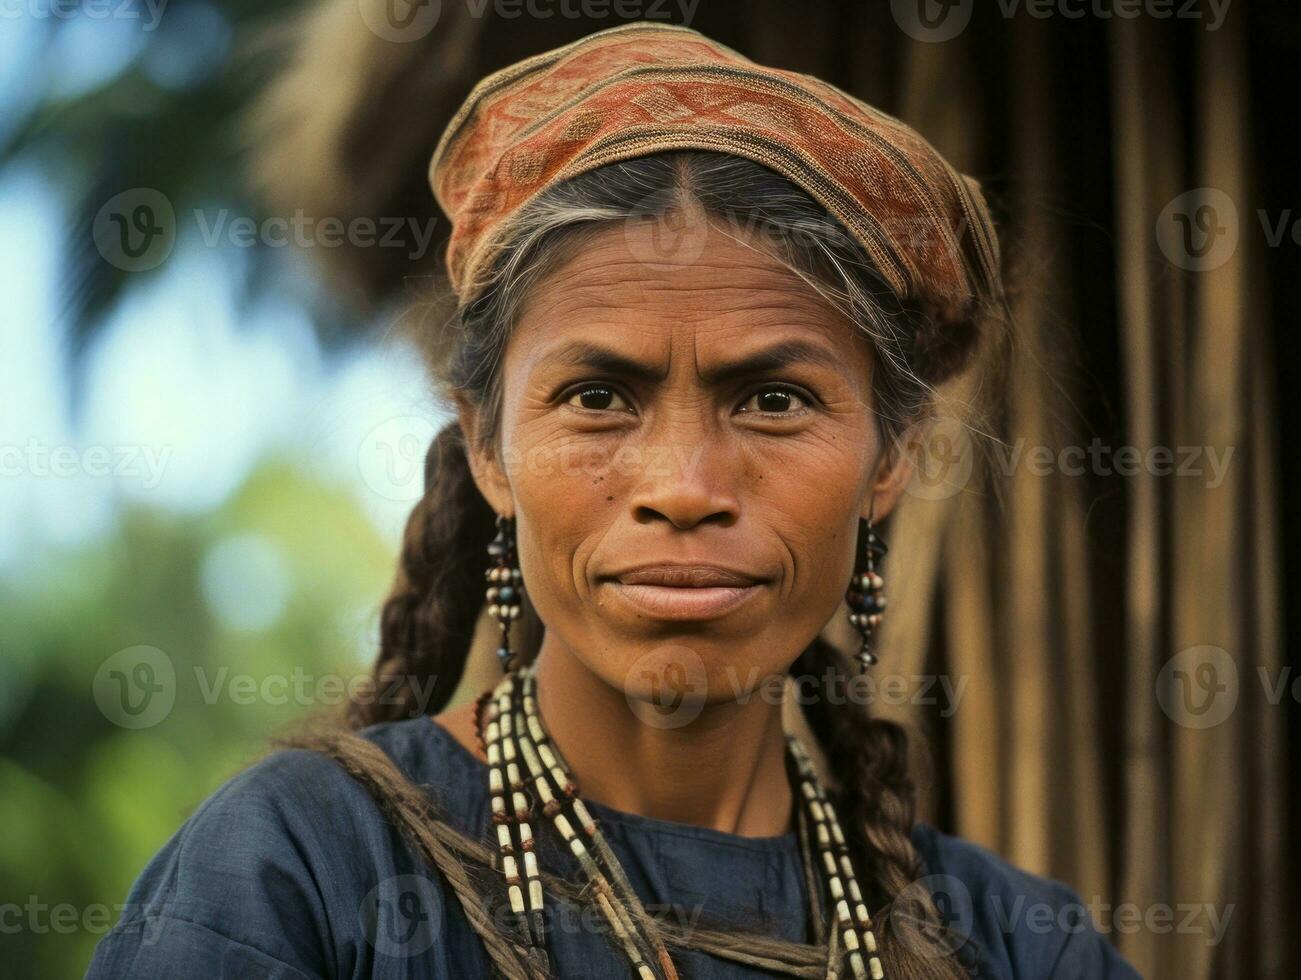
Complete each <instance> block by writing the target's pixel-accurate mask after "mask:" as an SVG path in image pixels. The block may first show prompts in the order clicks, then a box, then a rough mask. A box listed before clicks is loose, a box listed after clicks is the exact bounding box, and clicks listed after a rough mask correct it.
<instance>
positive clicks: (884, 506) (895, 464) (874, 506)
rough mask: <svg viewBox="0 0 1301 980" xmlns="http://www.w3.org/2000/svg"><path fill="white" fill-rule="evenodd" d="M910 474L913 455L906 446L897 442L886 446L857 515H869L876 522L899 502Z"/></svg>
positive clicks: (911, 472)
mask: <svg viewBox="0 0 1301 980" xmlns="http://www.w3.org/2000/svg"><path fill="white" fill-rule="evenodd" d="M912 475H913V457H912V454H911V453H910V452H908V450H907V448H906V447H905V446H903V445H901V444H898V443H894V444H891V445H888V446H886V448H885V450H884V451H883V452H882V453H881V457H880V459H878V460H877V462H876V470H875V471H874V472H873V474H872V482H871V485H870V486H869V487H868V491H867V496H866V497H865V498H864V500H863V510H862V513H861V514H860V515H859V516H861V517H863V518H867V517H868V516H869V515H870V516H871V518H872V522H873V523H876V522H877V521H879V520H881V519H882V518H883V517H885V516H886V515H887V514H889V513H890V511H892V510H894V505H895V504H897V503H898V502H899V498H900V497H901V496H902V495H903V491H904V488H905V487H906V486H908V481H909V480H911V479H912Z"/></svg>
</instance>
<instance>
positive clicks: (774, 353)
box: [548, 340, 844, 383]
mask: <svg viewBox="0 0 1301 980" xmlns="http://www.w3.org/2000/svg"><path fill="white" fill-rule="evenodd" d="M551 359H554V360H556V361H559V362H560V363H562V364H568V365H574V366H579V367H586V368H592V369H594V370H597V371H602V372H605V373H608V374H614V375H620V376H622V377H626V378H634V379H636V380H638V381H646V382H653V381H662V380H663V379H664V374H665V372H664V371H662V370H661V369H660V368H658V367H655V366H653V365H651V364H647V363H645V362H644V361H639V360H636V359H635V358H632V357H629V356H628V355H626V354H623V353H620V352H619V351H617V350H613V349H611V348H609V347H604V346H602V345H601V344H595V343H592V342H591V341H587V340H575V341H573V342H571V343H568V344H565V345H564V346H563V347H561V348H560V349H559V350H558V351H556V352H555V353H553V354H551V355H549V357H548V360H551ZM792 364H814V365H818V366H820V367H827V368H833V369H835V370H840V369H841V368H843V367H844V360H843V358H841V357H839V356H838V355H837V354H835V353H834V352H833V351H831V350H829V349H828V348H826V347H824V346H823V345H821V344H814V343H810V342H809V341H807V340H784V341H782V342H780V343H777V344H773V345H772V346H771V347H766V348H764V349H763V350H760V351H756V352H754V353H753V354H749V355H747V356H745V357H742V358H738V359H736V360H733V361H727V362H725V363H722V364H718V365H715V366H713V367H711V368H709V370H707V371H702V372H701V373H700V377H701V378H702V379H703V380H704V381H706V382H709V383H719V382H725V381H731V380H734V379H736V378H739V377H744V376H746V375H751V374H763V373H765V372H768V371H775V370H778V369H780V368H784V367H789V366H790V365H792Z"/></svg>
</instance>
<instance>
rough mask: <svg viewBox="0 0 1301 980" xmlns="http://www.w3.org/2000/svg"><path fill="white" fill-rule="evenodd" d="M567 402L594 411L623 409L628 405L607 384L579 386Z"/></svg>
mask: <svg viewBox="0 0 1301 980" xmlns="http://www.w3.org/2000/svg"><path fill="white" fill-rule="evenodd" d="M567 403H568V404H570V405H575V406H577V407H578V408H586V409H589V410H591V411H595V412H601V411H608V410H610V409H615V410H617V411H623V410H625V409H626V408H627V407H628V406H627V403H626V402H624V400H623V398H622V397H620V395H619V393H618V392H616V391H615V390H614V389H613V388H610V387H608V386H607V385H586V386H585V387H582V388H579V389H577V390H576V391H575V392H574V393H573V394H572V395H570V396H569V399H568V402H567Z"/></svg>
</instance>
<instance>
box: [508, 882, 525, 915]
mask: <svg viewBox="0 0 1301 980" xmlns="http://www.w3.org/2000/svg"><path fill="white" fill-rule="evenodd" d="M510 910H511V911H512V912H514V913H515V914H516V915H523V914H524V893H523V892H522V891H520V886H519V885H511V886H510Z"/></svg>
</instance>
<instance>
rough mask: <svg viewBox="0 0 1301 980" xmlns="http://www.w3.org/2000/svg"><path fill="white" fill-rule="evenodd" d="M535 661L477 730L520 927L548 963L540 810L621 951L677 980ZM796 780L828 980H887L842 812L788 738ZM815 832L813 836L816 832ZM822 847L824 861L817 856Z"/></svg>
mask: <svg viewBox="0 0 1301 980" xmlns="http://www.w3.org/2000/svg"><path fill="white" fill-rule="evenodd" d="M536 691H537V681H536V677H535V665H533V664H529V665H526V666H523V667H519V668H517V669H515V670H513V671H511V672H510V673H508V674H507V675H506V676H505V677H504V678H502V680H501V682H500V683H499V684H498V685H497V687H496V688H495V689H494V690H492V691H489V692H486V693H485V694H483V695H482V696H481V697H480V698H479V700H478V701H477V702H476V704H475V725H476V728H477V729H478V732H479V738H480V741H481V742H482V743H483V748H484V752H485V754H486V755H487V757H488V789H489V792H490V794H491V796H492V804H491V805H492V822H493V824H494V826H495V827H496V829H497V849H498V853H499V855H500V858H501V869H502V873H503V875H504V877H505V879H506V890H507V897H508V899H509V902H510V910H511V914H512V916H513V917H514V920H515V925H516V929H517V930H518V932H519V935H520V936H521V937H522V939H523V941H524V943H525V945H526V946H527V947H528V948H529V952H530V955H531V956H533V957H535V958H536V959H537V961H538V962H539V963H541V964H543V965H544V967H545V966H546V965H547V964H548V957H547V952H546V919H545V905H544V897H543V893H542V878H541V875H540V874H539V873H538V862H537V853H536V851H535V849H534V835H533V820H534V818H535V816H536V807H537V804H538V803H540V804H541V810H542V816H543V817H544V818H546V819H547V820H549V821H550V823H551V825H552V827H554V828H555V830H556V832H557V833H558V834H559V835H560V839H561V840H562V841H563V842H564V844H565V846H566V847H568V848H569V850H570V852H571V853H572V854H573V855H574V857H575V858H577V860H578V863H579V866H580V868H581V869H582V872H583V876H584V878H585V879H586V881H587V884H588V886H589V887H590V889H591V892H592V895H593V897H594V899H595V903H596V906H597V908H598V910H599V911H600V913H601V915H602V917H603V918H604V920H605V922H606V925H607V926H608V927H609V930H610V934H611V935H612V936H613V937H614V940H615V942H616V943H617V944H618V946H619V947H620V948H621V949H622V950H623V952H624V954H625V955H626V956H627V958H628V962H629V964H630V965H631V967H632V973H633V975H634V976H635V977H637V978H638V980H678V972H677V969H676V967H675V966H674V965H673V960H672V959H671V958H670V957H669V954H668V950H667V949H665V947H664V944H663V942H662V941H661V940H660V939H659V932H658V930H657V929H655V928H654V926H653V924H652V923H651V921H650V917H649V914H648V913H647V912H646V909H645V907H644V906H643V905H642V902H641V899H640V898H639V897H638V896H637V894H636V893H635V892H634V891H633V888H632V885H631V884H630V883H629V882H628V878H627V876H626V875H625V874H624V871H623V868H622V867H621V866H620V864H619V860H618V858H617V857H615V855H614V852H613V851H612V850H611V849H610V846H609V844H608V843H607V842H606V839H605V835H604V834H603V833H601V829H600V827H599V826H598V825H597V822H596V821H595V820H594V819H593V818H592V815H591V813H590V812H589V811H588V809H587V807H586V806H584V805H583V801H582V800H581V799H580V798H579V796H578V785H577V784H576V783H575V782H574V779H573V777H572V775H571V774H570V770H569V767H568V766H567V765H566V764H565V760H564V758H563V757H562V756H561V754H560V751H559V750H558V749H557V748H556V746H555V745H553V744H552V742H551V739H550V737H549V736H548V735H547V730H546V728H545V727H544V726H543V724H542V718H541V716H540V715H539V714H538V706H537V695H536ZM786 747H787V751H788V755H789V759H790V762H791V766H792V770H793V772H792V777H793V781H796V782H798V784H799V792H798V794H797V798H798V799H799V801H800V808H799V811H798V813H799V819H798V821H797V823H798V826H799V835H800V843H801V848H802V853H803V854H804V860H805V864H806V867H805V874H806V876H808V877H809V879H810V885H812V879H813V877H815V874H814V873H812V872H813V869H810V868H809V867H808V865H809V864H810V863H811V864H813V865H814V868H816V877H817V878H819V879H820V880H821V884H822V892H823V895H824V896H825V898H826V899H827V901H826V905H827V907H829V908H830V909H831V910H832V911H831V916H832V919H833V922H834V926H833V927H832V928H825V926H824V924H823V922H822V913H821V908H822V906H821V905H820V904H819V903H818V900H817V895H816V893H815V891H814V889H813V888H812V887H811V888H810V890H809V899H810V902H811V903H812V905H813V911H814V914H813V920H814V923H815V924H816V926H817V933H818V937H819V939H820V940H821V939H822V938H823V936H824V933H825V941H826V942H827V944H828V953H827V976H828V977H838V976H841V975H842V974H843V973H844V971H848V975H849V976H852V977H853V978H854V980H867V978H869V977H870V978H871V980H883V977H884V975H885V974H884V971H883V970H882V967H881V960H880V958H879V956H878V955H877V946H876V937H875V936H874V935H873V932H872V919H871V916H870V915H869V914H868V911H867V906H866V904H865V903H864V902H863V896H862V893H861V891H860V889H859V887H858V880H857V878H856V877H855V875H854V869H853V865H852V863H851V862H850V859H849V849H848V847H847V846H846V843H845V837H844V834H843V833H842V832H841V829H840V822H839V821H838V820H837V818H836V811H835V809H834V807H833V806H832V805H831V802H830V801H829V800H828V799H827V796H826V793H825V791H824V790H823V788H822V784H821V782H820V781H819V780H818V777H817V774H816V773H815V772H814V769H813V764H812V763H811V762H810V761H809V757H808V754H807V753H806V752H805V750H804V746H803V745H802V744H801V743H800V740H799V739H798V738H797V737H796V736H795V735H792V734H787V736H786ZM810 829H811V832H810ZM813 850H816V852H817V858H816V859H813V858H812V854H811V852H812V851H813Z"/></svg>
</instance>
